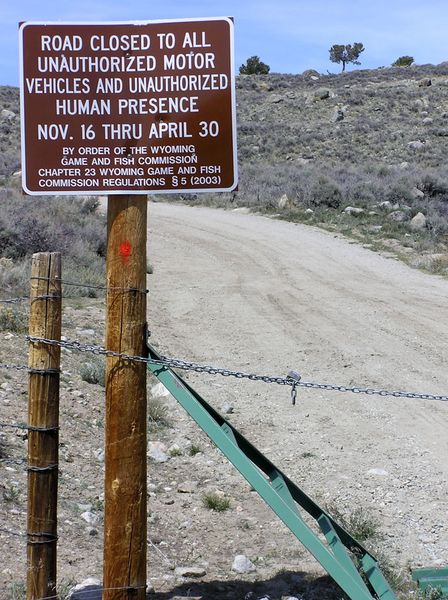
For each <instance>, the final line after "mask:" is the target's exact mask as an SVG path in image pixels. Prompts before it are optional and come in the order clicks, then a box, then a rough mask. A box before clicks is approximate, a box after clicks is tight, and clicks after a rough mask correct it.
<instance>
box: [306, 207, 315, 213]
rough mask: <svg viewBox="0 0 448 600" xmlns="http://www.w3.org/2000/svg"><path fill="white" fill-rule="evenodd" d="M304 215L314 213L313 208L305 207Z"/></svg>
mask: <svg viewBox="0 0 448 600" xmlns="http://www.w3.org/2000/svg"><path fill="white" fill-rule="evenodd" d="M305 214H306V215H314V210H313V209H312V208H307V209H306V211H305Z"/></svg>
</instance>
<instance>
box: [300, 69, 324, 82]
mask: <svg viewBox="0 0 448 600" xmlns="http://www.w3.org/2000/svg"><path fill="white" fill-rule="evenodd" d="M302 77H303V78H304V79H311V81H317V80H318V79H319V77H320V75H319V73H318V72H317V71H316V70H315V69H306V70H305V71H304V72H303V73H302Z"/></svg>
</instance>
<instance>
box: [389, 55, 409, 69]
mask: <svg viewBox="0 0 448 600" xmlns="http://www.w3.org/2000/svg"><path fill="white" fill-rule="evenodd" d="M413 62H414V57H413V56H400V57H399V58H397V60H396V61H395V62H394V63H392V66H393V67H410V66H411V65H412V63H413Z"/></svg>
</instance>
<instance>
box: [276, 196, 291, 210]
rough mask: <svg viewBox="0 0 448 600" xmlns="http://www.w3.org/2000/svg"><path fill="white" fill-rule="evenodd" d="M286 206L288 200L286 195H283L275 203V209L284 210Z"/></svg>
mask: <svg viewBox="0 0 448 600" xmlns="http://www.w3.org/2000/svg"><path fill="white" fill-rule="evenodd" d="M288 204H289V198H288V196H287V195H286V194H283V196H282V197H281V198H280V199H279V201H278V202H277V207H278V209H279V210H284V209H285V208H286V207H287V206H288Z"/></svg>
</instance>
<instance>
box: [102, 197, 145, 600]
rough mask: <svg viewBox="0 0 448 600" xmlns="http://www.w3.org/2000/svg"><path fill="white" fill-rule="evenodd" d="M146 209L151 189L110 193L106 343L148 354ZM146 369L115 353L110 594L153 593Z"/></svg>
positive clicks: (109, 383) (109, 404)
mask: <svg viewBox="0 0 448 600" xmlns="http://www.w3.org/2000/svg"><path fill="white" fill-rule="evenodd" d="M146 215H147V199H146V197H145V196H136V195H117V196H109V198H108V212H107V221H108V222H107V230H108V240H107V288H108V291H107V315H106V348H107V349H108V350H113V351H116V352H121V353H125V354H130V355H136V356H137V355H138V356H147V349H146V293H145V289H146V237H147V234H146V227H147V224H146ZM146 370H147V369H146V364H145V363H142V362H132V361H126V360H123V359H120V358H116V357H108V358H107V368H106V433H105V436H106V440H105V470H106V473H105V513H104V572H103V587H104V592H103V598H104V600H128V599H129V598H132V600H144V598H145V587H146V544H147V540H146V529H147V526H146V522H147V514H146V493H147V482H146V435H147V425H146ZM111 588H112V589H111ZM113 588H121V589H115V590H114V589H113Z"/></svg>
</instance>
